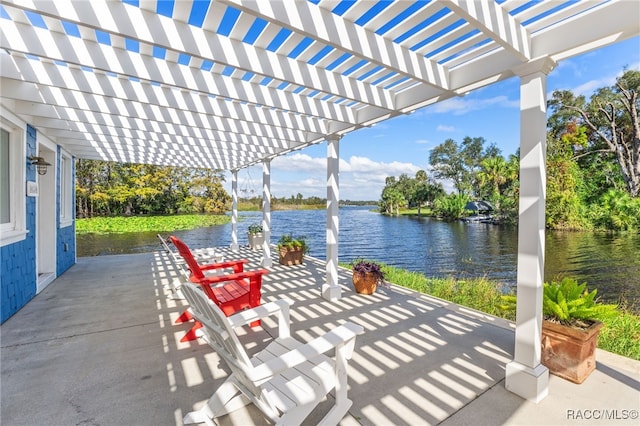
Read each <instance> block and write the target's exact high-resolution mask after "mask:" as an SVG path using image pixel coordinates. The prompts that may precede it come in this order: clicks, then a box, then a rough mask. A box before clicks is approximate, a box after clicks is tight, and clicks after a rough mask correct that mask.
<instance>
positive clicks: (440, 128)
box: [436, 124, 456, 132]
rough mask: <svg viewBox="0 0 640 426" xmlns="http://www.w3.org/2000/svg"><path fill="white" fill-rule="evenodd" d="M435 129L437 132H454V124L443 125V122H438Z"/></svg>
mask: <svg viewBox="0 0 640 426" xmlns="http://www.w3.org/2000/svg"><path fill="white" fill-rule="evenodd" d="M436 130H437V131H439V132H455V130H456V128H455V127H454V126H445V125H444V124H439V125H438V127H436Z"/></svg>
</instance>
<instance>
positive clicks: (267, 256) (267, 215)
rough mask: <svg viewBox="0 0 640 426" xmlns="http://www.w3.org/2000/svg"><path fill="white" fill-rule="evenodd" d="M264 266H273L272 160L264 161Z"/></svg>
mask: <svg viewBox="0 0 640 426" xmlns="http://www.w3.org/2000/svg"><path fill="white" fill-rule="evenodd" d="M262 233H263V234H264V242H263V243H262V266H264V267H265V268H268V267H270V266H271V264H272V262H271V247H269V245H270V243H271V160H264V161H263V162H262Z"/></svg>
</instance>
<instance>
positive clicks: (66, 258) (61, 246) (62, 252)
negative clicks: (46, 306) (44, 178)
mask: <svg viewBox="0 0 640 426" xmlns="http://www.w3.org/2000/svg"><path fill="white" fill-rule="evenodd" d="M57 157H58V161H57V167H58V178H57V182H56V188H57V193H58V195H57V197H56V217H57V219H56V227H57V229H58V232H57V241H56V252H57V253H56V275H57V276H60V275H61V274H62V273H63V272H64V271H66V270H67V269H69V268H70V267H71V266H73V264H74V263H75V262H76V238H75V235H76V221H75V220H74V221H73V224H72V225H70V226H66V227H64V228H61V227H60V202H61V198H62V190H61V189H60V177H61V175H62V173H61V172H62V171H61V170H60V163H61V160H60V158H61V154H60V147H58V156H57ZM75 176H76V169H75V163H72V165H71V181H72V182H73V187H72V189H71V194H75V193H76V185H75V180H76V179H75ZM72 199H73V207H72V211H73V212H75V210H76V208H75V197H72Z"/></svg>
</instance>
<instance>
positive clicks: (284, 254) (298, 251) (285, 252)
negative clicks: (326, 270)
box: [278, 247, 304, 266]
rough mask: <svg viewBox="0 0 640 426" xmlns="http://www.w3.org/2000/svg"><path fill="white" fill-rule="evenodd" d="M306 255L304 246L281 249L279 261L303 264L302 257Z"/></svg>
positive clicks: (284, 263) (285, 263)
mask: <svg viewBox="0 0 640 426" xmlns="http://www.w3.org/2000/svg"><path fill="white" fill-rule="evenodd" d="M303 257H304V252H303V251H302V247H300V248H295V249H287V248H281V249H280V256H279V257H278V262H279V263H280V264H281V265H287V266H291V265H302V259H303Z"/></svg>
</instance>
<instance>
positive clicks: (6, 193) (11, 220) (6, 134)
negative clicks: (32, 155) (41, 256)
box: [0, 118, 27, 245]
mask: <svg viewBox="0 0 640 426" xmlns="http://www.w3.org/2000/svg"><path fill="white" fill-rule="evenodd" d="M0 124H1V126H0V245H6V244H11V243H14V242H16V241H20V240H22V239H24V237H25V235H26V233H27V230H26V227H25V226H26V225H25V186H26V185H25V167H26V159H25V156H24V152H25V151H24V150H25V148H24V145H25V144H24V132H23V131H22V129H20V128H18V127H14V126H13V125H12V123H10V122H8V121H7V120H5V119H4V118H3V119H2V120H1V122H0Z"/></svg>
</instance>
